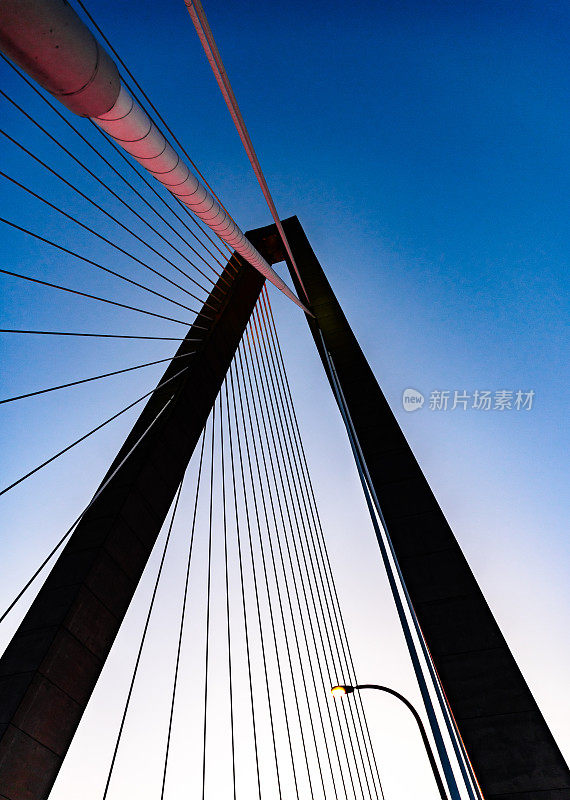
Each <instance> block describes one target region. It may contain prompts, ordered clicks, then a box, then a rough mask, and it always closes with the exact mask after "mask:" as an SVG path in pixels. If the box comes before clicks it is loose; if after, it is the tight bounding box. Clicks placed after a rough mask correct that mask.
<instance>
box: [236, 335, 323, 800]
mask: <svg viewBox="0 0 570 800" xmlns="http://www.w3.org/2000/svg"><path fill="white" fill-rule="evenodd" d="M250 327H251V321H250ZM246 337H247V341H248V344H249V353H250V358H251V362H252V371H251V374H252V375H253V385H255V389H256V392H257V398H258V405H259V406H260V408H261V409H262V410H261V412H260V414H259V416H258V413H257V409H256V408H255V406H254V414H255V422H256V427H257V428H260V426H259V418H260V417H261V420H262V430H263V432H264V434H265V442H266V447H267V451H268V458H269V464H270V467H271V473H270V474H271V475H272V477H273V482H274V485H275V488H276V498H277V506H278V509H279V516H280V519H281V526H280V528H281V530H282V531H283V534H282V535H281V536H277V537H276V541H277V547H278V552H279V557H280V561H281V568H282V573H283V577H284V583H285V592H286V597H287V602H288V606H289V613H290V616H291V622H292V630H293V638H294V642H295V646H296V650H297V658H298V661H299V668H300V672H301V684H302V686H303V689H304V694H305V700H306V707H307V711H308V716H309V724H310V729H311V733H312V736H313V741H314V745H315V753H316V758H317V766H318V772H319V776H320V779H321V784H322V789H323V794H326V788H325V782H324V776H323V771H322V765H321V759H320V755H319V748H318V743H317V737H316V731H315V724H314V720H313V713H312V710H311V704H310V700H309V693H308V685H307V684H308V681H307V678H306V676H305V669H304V665H303V659H302V657H301V647H300V644H299V638H298V635H297V626H296V625H295V615H294V612H293V603H292V599H291V593H290V589H289V582H288V580H287V570H286V567H285V560H284V556H283V550H282V547H281V539H282V538H283V539H284V540H285V542H286V546H287V551H288V554H289V563H290V567H291V574H292V578H293V586H294V590H295V596H296V600H297V608H298V612H299V617H300V619H301V620H303V615H302V611H301V602H300V599H299V593H298V587H297V581H296V577H295V573H294V570H293V563H292V559H291V557H290V550H289V541H288V536H287V534H286V531H287V528H288V526H287V525H286V523H285V519H284V515H283V508H282V504H281V498H280V491H279V489H280V487H281V486H283V481H282V474H281V468H280V464H279V460H278V456H277V455H276V459H275V460H276V461H277V465H278V471H279V481H277V477H276V474H275V466H274V459H273V454H272V453H273V452H275V440H274V438H273V431H272V429H271V423H270V424H269V426H267V425H266V422H265V416H264V413H263V409H264V408H265V407H266V406H267V398H266V396H265V394H264V397H263V399H262V397H261V393H260V390H259V383H258V379H257V374H256V372H255V369H254V363H253V354H254V353H255V358H256V361H257V364H258V370H259V360H258V356H257V350H256V347H255V341H254V342H251V341H250V337H249V332H248V331H246ZM248 360H249V359H248V356H247V354H246V366H247V371H248V375H250V372H249V364H248ZM268 427H269V429H270V431H271V436H272V444H271V443H270V442H269V436H268V433H267V428H268ZM260 450H261V452H262V460H263V468H264V472H266V473H267V472H268V470H267V462H266V459H265V454H264V446H263V443H262V442H261V437H260ZM283 488H284V487H283ZM269 496H270V498H271V490H270V494H269ZM271 507H272V514H273V521H274V525H275V530H276V531H277V530H278V523H277V518H276V513H275V506H274V503H273V500H272V499H271ZM287 513H288V509H287ZM288 522H289V529H290V527H291V520H290V518H289V520H288ZM270 547H271V553H272V558H273V547H272V544H271V539H270ZM273 564H274V568H275V562H274V561H273ZM283 626H284V630H285V622H284V620H283ZM300 627H301V630H302V631H303V635H304V638H305V644H306V645H307V639H306V632H305V628H304V625H301V626H300ZM286 641H287V637H286ZM307 655H308V647H307ZM309 664H310V667H311V670H310V673H311V677H312V679H313V687H314V689H315V694H316V696H317V697H318V690H317V686H316V682H315V676H314V673H313V670H312V666H313V665H312V662H311V659H310V657H309ZM290 666H291V673H292V675H293V668H292V665H290ZM318 710H319V715H320V706H318ZM299 724H300V726H301V720H300V716H299ZM321 726H322V727H323V734H324V726H323V723H322V717H321ZM302 741H303V745H304V736H302ZM305 754H306V749H305ZM306 759H307V756H306ZM306 766H307V772H308V773H309V764H308V759H307V763H306ZM309 786H310V787H311V780H310V777H309Z"/></svg>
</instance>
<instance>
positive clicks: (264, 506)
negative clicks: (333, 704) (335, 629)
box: [237, 341, 310, 797]
mask: <svg viewBox="0 0 570 800" xmlns="http://www.w3.org/2000/svg"><path fill="white" fill-rule="evenodd" d="M242 348H243V341H242V343H241V344H240V346H239V347H238V350H237V355H238V359H239V365H240V370H241V376H242V381H241V382H243V384H244V392H243V396H244V397H245V407H246V409H247V420H248V426H249V428H248V429H249V433H250V435H251V443H252V450H253V457H254V458H253V460H254V462H255V467H256V474H257V478H258V482H259V487H260V496H261V507H262V509H263V516H264V520H265V526H266V529H267V532H268V534H269V530H270V522H269V513H268V510H267V503H266V498H265V493H264V491H263V481H262V474H263V473H262V471H261V467H260V463H259V454H258V448H257V441H256V437H255V425H254V423H253V416H252V412H251V407H252V405H253V400H252V404H250V393H251V391H252V387H251V381H250V380H249V381H248V382H249V386H250V389H249V391H248V389H247V385H246V373H245V370H244V366H243V365H244V363H246V365H247V362H246V361H245V359H242V353H241V351H242ZM241 382H240V381H239V377H238V390H239V393H240V408H241V413H242V416H243V413H244V412H243V406H242V398H241V385H240V384H241ZM246 446H247V452H248V462H249V469H250V475H251V483H252V488H253V486H254V479H253V470H252V468H251V460H250V453H249V442H248V438H247V437H246ZM254 497H255V493H254ZM255 509H256V520H257V530H258V539H259V546H260V552H261V558H262V565H263V575H264V579H265V587H266V591H267V599H268V606H269V616H270V621H271V630H272V634H273V642H274V647H275V655H276V663H277V672H278V677H279V685H280V689H281V694H282V696H283V697H285V689H284V683H283V671H282V669H281V662H280V659H279V648H278V645H277V634H276V629H275V619H274V614H273V604H272V602H271V593H270V589H269V576H268V572H267V563H266V558H265V548H264V546H263V538H262V535H261V525H260V520H259V507H258V504H257V502H256V503H255ZM270 550H271V553H270V554H271V556H272V559H273V551H272V548H270ZM275 579H276V586H277V587H278V586H279V584H278V582H277V573H276V571H275ZM278 604H279V607H280V610H281V616H282V621H283V632H284V633H285V630H286V629H285V620H284V617H283V610H282V603H281V597H280V594H279V591H278ZM285 641H286V650H287V655H288V661H289V666H290V668H291V659H290V653H289V646H288V642H287V639H285ZM291 679H292V680H293V682H294V677H293V673H292V668H291ZM294 697H295V706H296V711H297V714H298V715H299V713H300V712H299V705H298V699H297V697H296V695H295V694H294ZM283 712H284V717H285V728H286V732H287V740H288V744H289V753H290V756H291V768H292V771H293V781H294V784H295V792H296V795H297V797H299V785H298V780H297V770H296V767H295V757H294V753H293V744H292V740H291V728H290V725H289V715H288V713H287V705H286V704H285V703H284V704H283ZM303 750H304V752H305V757H306V750H305V747H304V745H303ZM309 781H310V778H309Z"/></svg>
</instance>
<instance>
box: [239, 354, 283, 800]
mask: <svg viewBox="0 0 570 800" xmlns="http://www.w3.org/2000/svg"><path fill="white" fill-rule="evenodd" d="M234 370H235V373H236V381H235V384H236V385H237V388H238V393H239V401H240V405H239V410H240V414H241V417H240V418H241V421H242V426H243V437H244V441H245V451H246V455H247V463H248V466H249V475H250V478H251V480H252V484H251V486H252V496H253V506H254V517H255V521H256V523H257V526H258V528H259V513H258V508H257V497H256V494H255V490H254V486H253V472H252V469H251V460H250V454H249V443H248V439H247V430H246V427H245V417H244V414H243V404H242V397H241V384H240V379H239V373H238V371H237V362H236V360H235V359H234V361H233V363H232V364H231V365H230V370H229V374H230V384H231V390H232V407H233V409H234V421H235V430H236V438H237V445H238V456H239V465H240V475H241V487H242V491H243V498H244V509H245V517H246V525H247V533H248V543H249V555H250V559H251V567H252V573H253V586H254V592H255V604H256V610H257V623H258V630H259V639H260V643H261V657H262V663H263V673H264V677H265V689H266V693H267V706H268V710H269V724H270V729H271V741H272V745H273V759H274V764H275V774H276V779H277V791H278V795H279V800H282V798H283V795H282V790H281V774H280V770H279V759H278V757H277V742H276V738H275V725H274V718H273V703H272V700H271V692H270V689H269V674H268V669H267V655H266V648H265V635H264V632H263V625H262V622H261V603H260V597H259V586H258V581H257V570H256V568H255V554H254V547H253V536H252V532H251V515H250V511H249V502H248V496H247V491H246V480H245V468H244V458H243V449H242V435H241V431H240V425H239V423H238V404H237V401H236V392H235V385H234ZM282 697H283V695H282ZM252 703H253V698H252ZM259 791H260V792H261V788H260V789H259Z"/></svg>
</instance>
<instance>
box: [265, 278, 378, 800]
mask: <svg viewBox="0 0 570 800" xmlns="http://www.w3.org/2000/svg"><path fill="white" fill-rule="evenodd" d="M262 297H263V303H264V307H265V310H266V312H267V315H268V319H269V321H270V331H271V339H272V343H273V348H274V351H275V353H276V356H277V363H278V366H279V374H280V377H281V384H282V386H283V390H284V396H285V405H286V408H287V413H288V415H289V419H290V421H291V423H292V427H293V432H294V442H295V452H296V454H297V458H298V461H299V464H300V468H301V475H302V479H303V485H304V487H305V491H306V493H307V498H308V501H309V509H310V511H311V517H312V519H313V524H314V525H315V533H316V536H314V535H313V532H312V530H311V543H312V545H313V549H314V552H315V561H316V563H317V567H318V571H319V575H320V576H321V581H322V580H323V575H322V572H321V563H322V565H323V568H324V577H325V582H326V587H327V589H328V594H329V595H330V597H331V606H332V609H333V616H334V621H331V628H332V631H333V636H336V632H337V631H338V634H339V638H340V642H341V647H342V651H343V653H344V656H345V659H347V662H346V663H347V665H349V669H348V674H349V675H350V674H351V675H352V676H353V677H354V680H355V682H356V671H355V667H354V661H353V659H352V653H351V650H350V644H349V641H348V636H347V632H346V628H345V625H344V619H343V616H342V612H341V610H340V601H339V597H338V592H337V589H336V584H335V580H334V574H333V572H332V565H331V563H330V559H329V555H328V550H327V548H326V543H325V539H324V531H323V527H322V524H321V520H320V515H319V511H318V506H317V502H316V497H315V492H314V489H313V485H312V481H311V475H310V472H309V468H308V463H307V457H306V454H305V449H304V445H303V440H302V438H301V432H300V428H299V422H298V419H297V413H296V410H295V406H294V403H293V397H292V394H291V388H290V386H289V379H288V377H287V372H286V369H285V363H284V359H283V353H282V350H281V345H280V343H279V338H278V334H277V327H276V324H275V318H274V316H273V310H272V308H271V302H270V298H269V295H268V293H267V292H262ZM317 551H318V552H317ZM324 595H325V598H327V592H326V591H325V592H324ZM327 606H328V602H327ZM329 613H330V611H329ZM341 634H342V636H341ZM357 701H358V702H357V704H356V707H357V710H358V711H360V714H359V716H361V718H362V721H363V724H364V729H365V731H366V740H367V742H368V748H367V749H368V750H369V752H371V754H372V760H373V763H374V767H375V774H376V779H377V782H378V785H379V787H380V793H381V795H382V797H384V792H383V788H382V782H381V779H380V773H379V770H378V765H377V763H376V756H375V754H374V748H373V745H372V738H371V735H370V730H369V728H368V721H367V719H366V714H365V711H364V704H363V701H362V698H361V697H360V696H359V697H358V698H357Z"/></svg>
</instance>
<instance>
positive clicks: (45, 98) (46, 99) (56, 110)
mask: <svg viewBox="0 0 570 800" xmlns="http://www.w3.org/2000/svg"><path fill="white" fill-rule="evenodd" d="M0 56H1V57H2V58H3V59H4V61H5V62H6V64H8V66H9V67H10V68H11V69H12V70H13V71H14V72H15V73H16V74H17V75H19V77H20V78H21V79H22V80H23V81H25V82H26V83H27V84H28V86H29V87H30V89H32V90H33V91H34V92H35V93H36V94H37V95H38V97H41V99H42V100H43V101H44V102H45V103H46V104H47V105H48V106H49V107H50V108H51V110H52V111H53V112H54V113H55V114H57V116H58V117H59V118H60V119H61V120H62V121H63V122H64V123H65V124H66V125H67V126H68V127H69V128H71V130H72V131H74V132H75V133H76V134H77V136H79V138H80V139H81V140H82V141H83V142H84V143H85V144H86V145H87V146H88V147H89V148H90V149H91V150H92V151H93V152H94V153H95V154H96V155H97V156H98V157H99V158H100V159H101V160H102V161H104V163H105V164H107V166H108V167H109V168H110V169H111V170H112V171H113V172H114V173H115V174H116V175H117V176H118V177H119V178H120V179H121V180H122V181H123V182H124V183H125V184H126V185H127V186H128V187H129V188H130V189H131V190H132V191H133V192H134V193H135V194H136V195H137V196H138V197H139V198H140V200H142V201H143V203H145V205H146V206H147V207H148V208H149V209H150V210H151V211H153V212H154V213H155V214H156V215H157V217H159V219H161V220H162V221H163V222H164V223H165V225H167V226H168V227H169V228H170V230H172V232H173V233H175V234H176V236H178V238H179V239H180V241H181V242H183V243H184V244H185V245H187V246H188V247H189V248H190V250H192V252H193V253H195V254H196V255H197V256H198V258H200V259H201V260H202V261H203V262H204V264H205V265H206V266H207V267H208V268H209V269H211V270H212V271H213V272H214V273H215V274H216V275H217V276H218V277H219V273H218V272H217V271H216V270H215V269H214V268H213V267H212V266H211V265H210V264H209V263H208V262H207V261H206V259H205V258H204V256H203V255H202V254H201V253H199V252H198V251H197V250H195V249H194V247H192V245H191V244H189V242H187V240H186V239H185V238H184V237H183V236H182V235H181V234H180V233H179V232H178V231H177V230H176V228H174V227H173V226H172V225H171V224H170V223H169V222H168V221H167V220H166V219H165V218H164V217H163V216H162V215H161V214H160V213H159V212H158V211H157V210H156V208H155V207H154V206H153V205H152V204H151V203H149V202H148V200H147V199H146V198H145V197H144V195H142V194H141V193H140V192H139V191H138V189H136V188H135V187H134V186H133V184H132V183H130V182H129V181H128V180H127V179H126V178H125V177H124V176H123V175H122V173H121V172H120V171H119V170H118V169H117V168H116V167H114V166H113V164H111V162H110V161H108V160H107V159H106V158H105V157H104V156H103V154H102V153H100V152H99V150H97V148H96V147H94V145H93V144H92V143H91V142H90V141H89V139H87V138H86V137H85V136H84V135H83V134H82V133H81V132H80V131H79V129H78V128H76V127H75V125H73V123H72V122H71V121H70V120H69V119H67V117H66V116H64V114H62V112H61V111H60V110H59V108H57V106H56V105H55V104H54V103H52V102H51V100H50V99H49V97H48V96H47V95H46V94H44V93H43V92H42V91H41V90H40V88H39V87H38V86H37V85H36V84H35V83H34V82H32V81H31V80H30V79H29V78H28V76H27V75H26V74H25V73H23V72H22V71H21V70H20V69H19V68H18V67H17V66H16V65H15V64H13V63H12V62H11V61H10V60H9V59H7V58H6V56H5V55H4V54H3V53H0ZM93 127H94V129H95V130H96V131H97V133H98V134H99V135H100V136H102V137H103V140H104V141H106V142H107V143H108V144H109V146H110V147H111V148H112V149H113V150H114V151H115V152H116V154H117V155H120V156H121V158H122V159H123V160H124V161H125V162H126V163H127V164H128V165H129V167H131V168H132V170H133V171H134V172H135V174H136V175H137V176H138V177H139V178H140V180H141V181H143V183H145V184H146V186H147V188H148V189H150V190H151V191H152V192H153V194H154V195H155V196H156V197H157V199H158V200H160V201H161V203H162V204H163V205H164V206H165V207H166V208H167V209H168V211H170V213H171V214H173V216H174V217H176V219H177V220H178V221H179V222H180V224H181V225H182V226H183V227H184V228H185V230H186V231H187V232H188V233H189V234H190V235H191V236H192V237H193V238H194V239H195V240H196V241H197V242H198V243H199V244H200V246H201V247H203V248H204V249H205V250H206V252H207V253H208V254H209V255H210V256H211V257H212V258H213V259H214V260H215V261H216V263H218V264H219V265H220V267H222V269H223V268H224V265H223V264H222V262H220V261H218V259H217V258H216V256H215V255H214V254H213V253H211V252H210V250H208V247H207V246H206V245H205V244H204V243H203V242H202V241H201V240H200V239H199V238H198V236H197V235H196V233H195V232H194V231H193V230H192V229H191V228H189V227H188V225H187V224H186V223H185V221H184V220H183V219H182V218H181V217H180V216H179V215H178V214H177V213H176V211H175V210H174V209H173V208H172V207H171V206H170V205H169V203H167V202H166V200H165V199H164V197H162V195H160V194H159V193H158V192H157V191H156V189H155V188H154V187H153V186H152V184H150V183H149V182H148V181H147V180H146V178H145V177H144V176H143V175H142V174H141V173H140V172H139V171H138V170H137V169H136V168H135V166H134V164H133V162H132V161H129V159H128V158H127V157H126V156H125V154H124V153H123V152H122V151H121V150H120V148H119V147H117V145H116V144H115V143H114V142H113V141H112V140H111V139H109V138H108V137H106V136H105V135H104V133H103V131H102V130H101V129H100V128H98V127H97V125H93ZM182 206H183V208H184V209H185V210H186V211H187V212H188V215H189V216H190V219H191V220H192V221H193V222H195V224H197V225H198V227H199V228H200V230H202V228H201V226H200V225H199V223H198V222H197V220H195V219H194V217H192V215H191V214H190V212H189V210H188V209H187V208H186V206H184V205H183V204H182ZM208 238H209V237H208ZM210 241H211V240H210ZM212 244H213V246H214V247H215V248H216V250H218V252H219V253H220V255H221V256H222V257H223V258H226V254H225V253H224V252H223V251H222V250H220V248H219V247H218V246H217V244H216V242H212ZM223 244H224V246H226V247H228V246H227V245H226V244H225V242H223ZM228 251H229V252H230V253H231V249H230V248H229V247H228ZM196 269H197V270H198V272H199V273H200V274H201V275H202V276H203V277H204V278H206V280H208V281H209V282H210V283H214V281H212V279H211V278H210V277H209V276H208V275H206V274H205V273H204V272H202V270H200V269H199V268H198V267H196Z"/></svg>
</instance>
